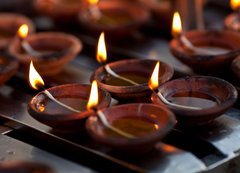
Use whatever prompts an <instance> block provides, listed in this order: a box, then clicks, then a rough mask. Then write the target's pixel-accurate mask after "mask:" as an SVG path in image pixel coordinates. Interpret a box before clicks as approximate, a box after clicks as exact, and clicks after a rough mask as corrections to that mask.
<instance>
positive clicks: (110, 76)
mask: <svg viewBox="0 0 240 173" xmlns="http://www.w3.org/2000/svg"><path fill="white" fill-rule="evenodd" d="M97 60H98V62H99V63H101V64H103V66H102V67H100V68H98V69H97V70H96V71H95V72H94V74H93V75H92V78H91V80H97V82H98V84H99V87H100V88H104V89H106V90H107V91H109V92H110V93H111V95H112V97H114V98H116V99H117V100H119V101H129V102H130V101H138V102H139V101H141V102H142V101H143V100H145V101H150V100H149V99H150V95H151V90H150V89H149V88H148V85H147V82H148V77H149V76H150V75H151V72H152V69H153V67H154V65H155V63H156V61H155V60H149V59H148V60H137V59H131V60H129V59H128V60H121V61H116V62H113V63H109V64H106V60H107V53H106V46H105V42H104V35H103V34H101V36H100V39H99V44H98V51H97ZM160 71H161V76H159V81H160V83H163V82H166V81H168V80H169V79H170V78H171V77H172V75H173V69H172V67H170V66H169V65H168V64H166V63H161V68H160Z"/></svg>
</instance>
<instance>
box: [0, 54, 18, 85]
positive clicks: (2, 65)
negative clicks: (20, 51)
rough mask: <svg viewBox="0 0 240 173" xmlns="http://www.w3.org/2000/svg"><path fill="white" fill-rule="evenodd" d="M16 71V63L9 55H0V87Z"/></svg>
mask: <svg viewBox="0 0 240 173" xmlns="http://www.w3.org/2000/svg"><path fill="white" fill-rule="evenodd" d="M17 69H18V61H17V60H16V59H15V58H13V57H12V56H10V55H7V54H0V85H3V84H4V83H5V82H6V81H8V80H9V79H10V78H11V77H12V76H13V75H14V74H15V73H16V72H17Z"/></svg>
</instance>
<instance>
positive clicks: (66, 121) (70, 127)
mask: <svg viewBox="0 0 240 173" xmlns="http://www.w3.org/2000/svg"><path fill="white" fill-rule="evenodd" d="M90 89H91V86H90V85H84V84H67V85H60V86H56V87H52V88H49V89H48V91H49V92H50V93H51V94H52V95H53V97H54V98H55V99H57V100H59V101H61V102H62V103H64V104H66V105H68V106H70V107H72V108H74V109H77V110H80V111H81V112H80V113H75V112H72V111H71V110H68V109H66V108H64V107H62V106H60V105H58V104H57V103H55V102H53V101H52V100H51V99H49V97H48V96H47V95H45V94H44V93H43V92H40V93H38V94H37V95H36V96H35V97H33V98H32V100H31V101H30V102H29V104H28V112H29V114H30V115H31V116H32V117H33V118H35V119H36V120H38V121H40V122H41V123H43V124H46V125H48V126H50V127H52V128H53V129H54V130H60V131H65V132H68V131H69V132H71V131H79V130H82V129H84V127H85V120H86V118H87V117H88V116H90V115H91V114H92V112H91V111H87V110H86V104H87V101H88V97H89V93H90ZM99 101H100V102H99V106H98V108H99V109H100V108H105V107H108V106H109V104H110V101H111V97H110V94H109V93H108V92H106V91H104V90H102V89H99Z"/></svg>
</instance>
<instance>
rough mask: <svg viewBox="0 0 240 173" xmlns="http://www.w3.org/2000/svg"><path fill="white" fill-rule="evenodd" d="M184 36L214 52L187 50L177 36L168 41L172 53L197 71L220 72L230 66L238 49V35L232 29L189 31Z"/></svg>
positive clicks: (239, 38) (194, 43) (239, 37)
mask: <svg viewBox="0 0 240 173" xmlns="http://www.w3.org/2000/svg"><path fill="white" fill-rule="evenodd" d="M185 36H186V37H187V38H188V40H189V41H190V42H191V43H192V44H193V45H194V46H196V47H199V48H204V49H207V50H209V51H211V52H214V54H212V55H210V54H198V53H196V52H194V51H191V50H189V49H188V48H187V47H186V46H185V45H184V44H182V42H181V41H180V39H179V38H175V39H173V40H172V41H171V42H170V50H171V52H172V54H173V55H174V56H175V57H176V58H177V59H179V60H180V61H182V62H183V63H185V64H187V65H188V66H190V67H191V68H192V69H193V70H194V71H196V72H198V73H209V72H210V73H212V72H213V73H214V72H218V73H220V72H221V71H223V70H226V69H228V68H230V66H231V62H232V60H233V59H234V58H235V57H236V56H237V55H238V54H239V51H240V35H239V34H238V33H236V32H233V31H189V32H187V33H186V34H185ZM215 52H216V54H215Z"/></svg>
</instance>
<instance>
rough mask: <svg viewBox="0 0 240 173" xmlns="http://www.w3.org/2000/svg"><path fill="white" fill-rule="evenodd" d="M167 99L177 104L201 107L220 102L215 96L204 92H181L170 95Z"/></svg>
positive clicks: (211, 105) (208, 106)
mask: <svg viewBox="0 0 240 173" xmlns="http://www.w3.org/2000/svg"><path fill="white" fill-rule="evenodd" d="M167 100H168V101H170V102H172V103H175V104H179V105H184V106H192V107H199V108H210V107H213V106H216V105H217V104H218V103H219V101H218V100H217V99H215V98H214V97H212V96H210V95H209V94H206V93H202V92H179V93H175V94H173V95H170V96H168V97H167Z"/></svg>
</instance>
